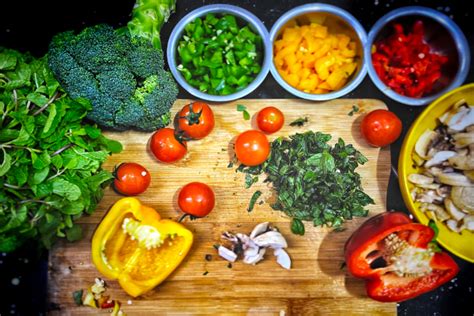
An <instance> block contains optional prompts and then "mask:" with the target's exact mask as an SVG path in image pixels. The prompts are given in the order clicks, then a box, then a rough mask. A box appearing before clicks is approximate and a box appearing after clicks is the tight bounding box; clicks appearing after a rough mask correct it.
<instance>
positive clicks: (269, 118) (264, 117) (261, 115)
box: [257, 106, 285, 134]
mask: <svg viewBox="0 0 474 316" xmlns="http://www.w3.org/2000/svg"><path fill="white" fill-rule="evenodd" d="M284 122H285V117H284V116H283V113H282V112H281V111H280V110H279V109H277V108H276V107H273V106H269V107H266V108H264V109H262V110H260V112H258V115H257V125H258V128H259V129H260V130H262V131H263V132H265V133H269V134H270V133H275V132H277V131H279V130H280V128H281V127H282V126H283V123H284Z"/></svg>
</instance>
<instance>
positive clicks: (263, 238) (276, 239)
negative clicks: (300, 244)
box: [253, 231, 288, 249]
mask: <svg viewBox="0 0 474 316" xmlns="http://www.w3.org/2000/svg"><path fill="white" fill-rule="evenodd" d="M253 241H254V242H255V243H256V244H257V245H258V246H259V247H270V248H273V249H277V248H286V247H288V244H287V243H286V240H285V237H283V235H282V234H281V233H280V232H276V231H268V232H266V233H264V234H261V235H259V236H257V237H255V238H254V239H253Z"/></svg>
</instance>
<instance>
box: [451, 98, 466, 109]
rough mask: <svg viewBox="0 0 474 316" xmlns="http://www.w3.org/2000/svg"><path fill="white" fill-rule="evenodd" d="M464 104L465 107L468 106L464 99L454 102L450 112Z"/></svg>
mask: <svg viewBox="0 0 474 316" xmlns="http://www.w3.org/2000/svg"><path fill="white" fill-rule="evenodd" d="M463 105H466V107H469V106H468V105H467V102H466V99H460V100H459V101H457V102H456V103H454V104H453V107H452V108H451V112H454V110H458V109H459V108H460V107H461V106H463Z"/></svg>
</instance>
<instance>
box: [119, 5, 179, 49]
mask: <svg viewBox="0 0 474 316" xmlns="http://www.w3.org/2000/svg"><path fill="white" fill-rule="evenodd" d="M175 8H176V0H137V2H136V3H135V6H134V7H133V10H132V19H131V20H130V22H128V24H127V28H128V30H129V32H130V35H131V36H132V37H142V38H145V39H147V40H149V41H150V42H151V43H152V45H153V47H155V48H156V49H159V50H161V39H160V30H161V27H162V26H163V24H164V23H166V21H168V19H169V17H170V15H171V14H172V13H173V12H174V10H175Z"/></svg>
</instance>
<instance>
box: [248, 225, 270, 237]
mask: <svg viewBox="0 0 474 316" xmlns="http://www.w3.org/2000/svg"><path fill="white" fill-rule="evenodd" d="M269 224H270V223H269V222H264V223H260V224H258V225H257V226H255V228H254V229H253V230H252V232H251V233H250V239H254V238H255V237H257V236H258V235H260V234H263V233H264V232H266V231H267V230H268V225H269Z"/></svg>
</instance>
